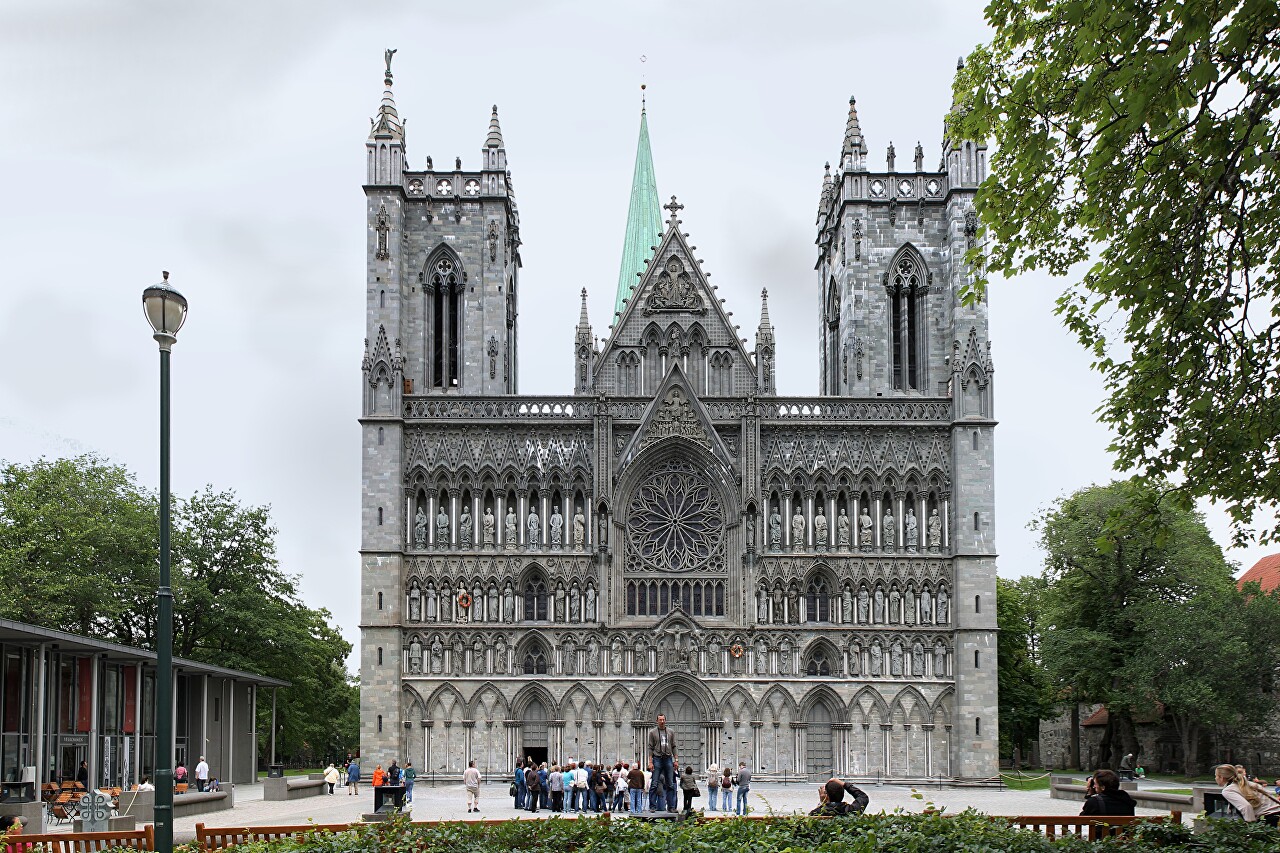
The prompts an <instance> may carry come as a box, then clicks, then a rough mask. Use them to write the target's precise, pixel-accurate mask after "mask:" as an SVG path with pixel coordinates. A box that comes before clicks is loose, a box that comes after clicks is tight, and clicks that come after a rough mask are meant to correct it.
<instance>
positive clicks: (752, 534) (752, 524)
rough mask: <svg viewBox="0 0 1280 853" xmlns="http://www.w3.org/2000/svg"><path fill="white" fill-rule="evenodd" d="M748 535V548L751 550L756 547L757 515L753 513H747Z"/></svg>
mask: <svg viewBox="0 0 1280 853" xmlns="http://www.w3.org/2000/svg"><path fill="white" fill-rule="evenodd" d="M746 537H747V549H748V550H750V549H752V548H754V547H756V517H755V515H754V514H752V513H747V521H746Z"/></svg>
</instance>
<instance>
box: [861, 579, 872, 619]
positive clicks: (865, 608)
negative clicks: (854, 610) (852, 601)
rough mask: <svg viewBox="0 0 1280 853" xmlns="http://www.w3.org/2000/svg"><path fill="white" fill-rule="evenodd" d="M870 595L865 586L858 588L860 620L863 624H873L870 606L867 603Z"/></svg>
mask: <svg viewBox="0 0 1280 853" xmlns="http://www.w3.org/2000/svg"><path fill="white" fill-rule="evenodd" d="M869 597H870V596H868V595H867V588H866V587H865V586H864V587H861V588H860V589H859V590H858V621H859V622H861V623H862V624H863V625H869V624H871V613H870V606H869V605H868V603H867V602H868V599H869Z"/></svg>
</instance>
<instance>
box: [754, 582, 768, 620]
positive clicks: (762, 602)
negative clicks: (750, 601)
mask: <svg viewBox="0 0 1280 853" xmlns="http://www.w3.org/2000/svg"><path fill="white" fill-rule="evenodd" d="M756 622H758V623H759V624H761V625H767V624H768V623H769V591H768V590H767V589H765V588H764V586H763V585H762V586H761V587H760V589H759V590H757V591H756Z"/></svg>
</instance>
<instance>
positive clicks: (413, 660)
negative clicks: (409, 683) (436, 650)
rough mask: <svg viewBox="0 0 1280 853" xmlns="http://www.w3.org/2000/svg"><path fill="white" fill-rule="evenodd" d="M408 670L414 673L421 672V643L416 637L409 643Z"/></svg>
mask: <svg viewBox="0 0 1280 853" xmlns="http://www.w3.org/2000/svg"><path fill="white" fill-rule="evenodd" d="M409 671H410V672H412V673H413V674H414V675H418V674H420V673H421V672H422V643H420V642H418V638H417V637H414V638H413V640H412V641H411V642H410V643H409Z"/></svg>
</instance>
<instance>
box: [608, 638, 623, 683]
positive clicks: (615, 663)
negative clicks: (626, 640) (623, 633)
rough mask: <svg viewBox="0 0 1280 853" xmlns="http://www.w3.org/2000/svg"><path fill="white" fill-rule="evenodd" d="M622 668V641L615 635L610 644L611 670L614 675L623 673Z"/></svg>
mask: <svg viewBox="0 0 1280 853" xmlns="http://www.w3.org/2000/svg"><path fill="white" fill-rule="evenodd" d="M622 670H623V667H622V641H621V640H619V639H618V638H617V637H614V638H613V642H612V643H610V644H609V671H610V672H611V673H613V674H614V675H621V674H622Z"/></svg>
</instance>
